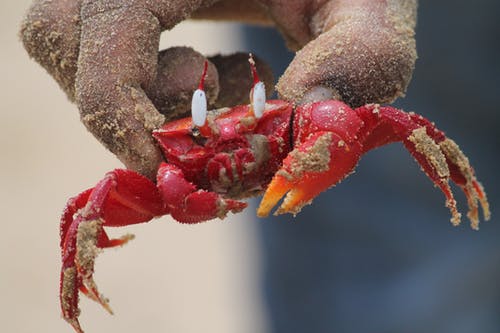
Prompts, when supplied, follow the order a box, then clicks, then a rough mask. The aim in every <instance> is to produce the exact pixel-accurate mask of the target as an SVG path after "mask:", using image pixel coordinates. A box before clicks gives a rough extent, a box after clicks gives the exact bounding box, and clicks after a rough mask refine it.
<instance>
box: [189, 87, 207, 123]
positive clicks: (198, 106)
mask: <svg viewBox="0 0 500 333" xmlns="http://www.w3.org/2000/svg"><path fill="white" fill-rule="evenodd" d="M191 116H192V117H193V123H194V124H195V125H196V126H198V127H201V126H203V125H205V121H206V119H207V96H206V95H205V92H204V91H203V90H202V89H196V90H195V91H194V94H193V99H192V100H191Z"/></svg>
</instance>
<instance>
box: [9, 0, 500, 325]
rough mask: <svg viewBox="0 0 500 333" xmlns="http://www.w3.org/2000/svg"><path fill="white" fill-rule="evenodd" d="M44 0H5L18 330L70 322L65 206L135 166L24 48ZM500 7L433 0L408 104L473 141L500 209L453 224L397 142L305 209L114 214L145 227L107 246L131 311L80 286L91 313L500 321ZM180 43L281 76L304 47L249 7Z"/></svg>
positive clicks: (110, 268) (244, 321) (100, 276)
mask: <svg viewBox="0 0 500 333" xmlns="http://www.w3.org/2000/svg"><path fill="white" fill-rule="evenodd" d="M30 2H31V1H29V0H18V1H2V2H1V3H0V17H1V20H0V27H1V29H0V36H1V44H0V45H1V52H0V57H1V58H0V60H1V61H0V74H1V76H0V77H1V79H0V85H1V89H0V97H1V100H2V102H3V107H2V111H1V112H0V145H1V151H2V156H1V157H0V161H1V163H0V165H1V170H0V202H1V203H2V213H3V222H2V233H1V234H2V237H1V238H0V239H1V241H0V260H1V262H2V265H1V266H0V267H1V268H0V295H2V297H1V298H0V322H1V323H2V331H5V332H35V331H38V332H70V327H69V326H68V325H67V324H66V323H65V322H64V321H63V320H62V319H61V318H60V310H59V305H58V278H59V268H60V253H59V247H58V243H59V232H58V227H59V222H58V220H59V216H60V212H61V210H62V208H63V206H64V204H65V202H66V200H67V198H69V197H70V196H73V195H75V194H77V193H78V192H80V191H81V190H83V189H85V188H88V187H89V186H92V185H94V184H95V183H96V181H97V180H98V179H100V178H101V177H102V176H103V175H104V173H105V172H107V171H109V170H111V169H113V168H116V167H121V165H120V163H119V162H118V161H117V160H116V159H115V158H114V157H113V156H112V155H111V154H110V153H108V152H107V151H106V150H105V149H104V148H102V147H101V146H100V144H99V143H98V142H97V141H96V140H95V139H94V138H93V137H92V136H91V135H90V134H89V133H87V131H86V130H85V128H84V127H83V126H82V125H81V124H80V121H79V116H78V112H77V109H76V107H75V106H74V105H72V104H70V103H69V102H68V101H67V100H66V97H65V95H64V94H63V93H62V91H60V90H59V88H58V87H57V85H56V83H55V82H54V81H53V80H52V79H51V78H50V77H49V75H48V74H46V73H45V71H44V70H43V69H42V68H41V67H40V66H38V65H37V64H35V63H34V62H33V61H32V60H30V59H29V58H28V56H27V54H26V52H25V51H24V49H23V48H22V45H21V43H20V42H19V40H18V38H17V30H18V28H19V24H20V21H21V19H22V16H23V15H24V13H25V11H26V10H27V8H28V6H29V4H30ZM499 12H500V4H499V3H498V2H496V1H494V0H480V1H476V2H470V1H468V2H466V1H458V2H457V1H438V2H424V1H422V2H421V4H420V7H419V23H418V27H417V47H418V52H419V59H418V60H417V67H416V70H415V73H414V79H413V81H412V83H411V84H410V87H409V89H408V93H407V97H406V98H404V99H400V100H399V101H398V102H397V103H396V105H397V106H399V107H402V108H404V109H405V110H408V111H410V110H412V111H416V112H418V113H420V114H423V115H424V116H426V117H428V118H429V119H431V120H433V121H435V122H436V123H437V124H438V126H439V127H440V128H441V129H443V130H444V131H446V132H447V134H448V135H449V136H450V137H452V138H453V139H455V140H456V141H457V142H458V143H459V144H460V146H461V148H462V149H463V150H464V152H465V153H466V154H467V155H468V157H469V159H470V161H471V163H472V164H473V166H474V167H475V169H476V172H477V174H478V176H479V179H480V180H481V181H482V182H483V184H484V185H485V187H486V190H487V192H488V195H489V199H490V204H491V207H492V211H493V218H492V221H490V222H488V223H483V224H481V231H479V232H475V231H472V230H470V228H469V227H468V226H467V221H466V219H465V218H464V221H463V222H465V223H463V224H462V225H461V226H460V227H458V228H453V227H452V226H451V225H450V223H449V222H448V220H449V213H448V211H447V209H446V208H445V207H444V204H443V203H444V198H443V197H442V195H441V193H439V191H438V190H437V189H435V188H433V187H432V186H431V185H432V184H431V182H430V181H428V180H427V179H426V177H425V175H424V174H423V173H422V172H420V170H419V167H418V166H417V165H416V163H415V162H414V161H413V160H412V159H411V157H410V155H409V154H407V152H406V151H405V150H404V149H403V147H402V146H401V145H391V146H388V147H384V148H382V149H378V150H377V151H374V152H371V153H369V154H367V155H366V156H365V157H364V158H363V159H362V161H361V163H360V165H359V167H358V169H357V172H356V173H355V174H354V175H353V176H352V177H350V178H348V179H346V180H345V181H344V182H342V184H340V185H339V186H338V187H336V188H335V189H332V190H330V191H328V192H327V193H325V194H322V195H321V196H320V197H318V198H317V199H316V200H315V201H314V203H313V205H311V206H308V207H306V208H305V209H304V211H303V212H302V213H301V214H300V215H299V216H298V217H297V218H295V219H293V220H292V219H289V218H284V219H266V220H257V219H256V218H255V217H254V216H255V211H254V210H253V209H248V210H247V211H246V212H245V213H244V214H241V215H238V216H231V217H230V218H228V219H226V220H224V221H213V222H210V223H205V224H200V225H195V226H186V225H180V224H177V223H175V222H174V221H172V220H171V219H169V218H161V219H158V220H155V221H153V222H151V223H149V224H146V225H137V226H133V227H128V228H123V229H120V230H116V229H115V230H111V231H110V232H111V233H112V234H113V235H116V236H118V235H121V234H123V233H126V232H131V233H134V234H135V235H136V239H135V240H134V241H133V242H131V243H130V244H128V245H127V246H125V247H124V248H120V249H117V250H107V251H105V252H104V253H102V254H101V255H100V256H99V259H98V261H97V265H96V272H97V273H96V276H95V278H96V281H97V283H98V284H99V286H100V288H101V291H102V292H103V293H104V294H105V295H106V296H107V297H109V298H110V299H111V306H112V308H113V310H114V311H115V315H114V316H109V315H108V314H107V313H106V312H104V311H103V310H102V309H101V308H99V307H98V306H97V305H96V304H94V303H93V302H90V301H88V300H86V299H82V301H81V308H82V315H81V322H82V325H83V328H84V329H85V330H86V331H88V332H104V331H121V332H136V331H144V332H149V331H151V332H200V331H205V332H228V333H230V332H332V331H336V332H361V331H365V332H380V333H382V332H394V333H396V332H424V331H427V332H498V331H500V283H498V281H500V244H499V242H498V238H499V236H500V225H499V223H498V221H496V220H498V219H497V218H496V216H497V207H498V202H499V198H500V193H499V186H498V185H500V183H499V180H498V176H497V174H496V173H497V170H498V166H497V164H498V163H499V162H500V161H499V160H500V158H499V150H498V149H499V148H498V147H500V142H499V141H500V134H499V130H498V128H500V112H499V110H498V109H499V105H500V88H499V77H500V62H499V59H500V52H499V48H500V44H499V41H498V36H500V21H499V20H498V19H497V16H498V13H499ZM168 45H190V46H193V47H194V48H195V49H197V50H198V51H200V52H202V53H205V54H214V53H218V52H222V53H230V52H232V51H236V50H247V51H252V52H255V53H256V54H258V55H259V56H261V57H263V58H264V59H266V60H268V61H269V62H270V63H271V64H272V66H273V68H274V69H275V71H276V75H277V76H279V74H280V73H281V72H282V71H283V70H284V68H285V67H286V64H287V62H288V61H289V59H291V54H289V53H288V52H287V51H286V50H285V48H284V46H283V44H282V41H281V39H280V37H279V35H278V34H277V33H275V32H274V30H272V29H264V28H250V27H241V26H239V25H236V24H213V23H205V22H203V23H200V22H195V23H183V24H181V25H179V26H178V27H176V28H175V29H174V31H171V32H168V33H167V34H165V35H164V36H162V48H164V47H167V46H168ZM457 199H458V201H459V205H460V208H461V210H462V211H463V212H464V211H465V209H466V203H465V202H464V198H463V195H461V194H460V193H457ZM289 220H292V221H291V222H290V221H289Z"/></svg>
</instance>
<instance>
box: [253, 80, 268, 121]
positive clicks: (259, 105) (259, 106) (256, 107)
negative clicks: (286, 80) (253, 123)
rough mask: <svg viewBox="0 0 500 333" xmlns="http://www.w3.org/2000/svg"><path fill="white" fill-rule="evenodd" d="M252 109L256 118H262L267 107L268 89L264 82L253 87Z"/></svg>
mask: <svg viewBox="0 0 500 333" xmlns="http://www.w3.org/2000/svg"><path fill="white" fill-rule="evenodd" d="M252 94H253V96H252V108H253V112H254V114H255V117H256V118H260V117H262V114H263V113H264V109H265V107H266V87H265V86H264V83H263V82H260V81H259V82H257V83H256V84H255V85H254V86H253V93H252Z"/></svg>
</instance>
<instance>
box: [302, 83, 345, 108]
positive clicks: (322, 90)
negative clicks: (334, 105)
mask: <svg viewBox="0 0 500 333" xmlns="http://www.w3.org/2000/svg"><path fill="white" fill-rule="evenodd" d="M327 99H337V100H341V97H340V94H339V93H338V92H337V90H335V89H333V88H329V87H325V86H315V87H312V88H311V89H309V90H308V91H307V92H306V93H305V94H304V97H302V99H301V100H300V104H307V103H312V102H318V101H324V100H327Z"/></svg>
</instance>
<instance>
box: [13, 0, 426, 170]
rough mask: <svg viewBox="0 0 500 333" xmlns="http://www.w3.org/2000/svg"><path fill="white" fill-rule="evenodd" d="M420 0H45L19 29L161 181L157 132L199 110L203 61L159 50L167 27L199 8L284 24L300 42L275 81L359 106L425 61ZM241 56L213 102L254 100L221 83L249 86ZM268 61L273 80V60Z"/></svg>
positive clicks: (109, 135) (382, 95)
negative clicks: (194, 97) (195, 105)
mask: <svg viewBox="0 0 500 333" xmlns="http://www.w3.org/2000/svg"><path fill="white" fill-rule="evenodd" d="M416 2H417V1H416V0H385V1H384V0H286V1H284V0H254V1H238V0H221V1H217V0H93V1H92V0H35V1H34V3H33V4H32V6H31V7H30V9H29V11H28V14H27V15H26V18H25V19H24V21H23V23H22V27H21V32H20V35H21V39H22V41H23V43H24V46H25V48H26V50H27V51H28V53H29V54H30V56H31V57H33V58H34V59H35V60H36V61H37V62H39V63H40V64H41V65H42V66H43V67H44V68H45V69H46V70H47V71H48V72H49V73H50V74H51V75H52V76H53V77H54V78H55V80H56V81H57V82H58V83H59V85H60V86H61V88H62V89H63V90H64V91H65V92H66V94H67V96H68V98H69V99H70V100H71V101H73V102H75V103H76V104H77V105H78V107H79V110H80V115H81V119H82V122H83V123H84V124H85V126H86V127H87V128H88V130H89V131H90V132H92V133H93V134H94V136H95V137H96V138H97V139H98V140H99V141H101V142H102V143H103V144H104V145H105V146H106V147H107V148H108V149H109V150H110V151H111V152H113V153H114V154H115V155H116V156H117V157H118V158H119V159H120V160H121V161H122V162H123V163H124V164H125V165H126V167H127V168H129V169H132V170H135V171H138V172H140V173H142V174H143V175H146V176H148V177H150V178H152V177H154V175H155V173H156V170H157V167H158V165H159V163H160V162H161V161H162V160H163V157H162V155H161V152H160V150H159V148H158V147H157V145H156V144H155V142H154V141H153V139H152V137H151V131H152V130H153V129H156V128H158V127H160V126H161V125H162V124H163V123H164V122H165V121H166V120H168V119H171V118H173V117H176V116H178V115H181V114H183V113H184V112H185V111H187V110H188V108H189V103H188V101H189V99H190V94H189V93H188V92H189V91H190V89H192V87H195V86H196V81H197V80H198V78H199V75H200V72H201V67H202V64H203V61H204V57H203V56H201V55H200V54H199V53H197V52H195V51H194V50H192V49H189V48H176V49H173V50H166V51H162V52H160V53H159V52H158V47H159V37H160V33H161V32H162V31H164V30H169V29H171V28H172V27H174V26H175V25H176V24H177V23H179V22H181V21H183V20H185V19H187V18H190V17H193V18H203V19H214V20H238V21H245V22H250V23H259V24H268V25H274V26H276V27H277V28H278V29H279V30H280V31H281V32H282V34H283V36H284V38H285V40H286V42H287V45H288V46H289V47H290V48H291V49H293V50H297V51H298V52H297V53H296V56H295V58H294V59H293V61H292V62H291V63H290V65H289V67H288V69H287V70H286V71H285V73H284V74H283V76H282V77H281V78H280V80H279V82H278V84H277V86H276V89H277V91H278V93H279V95H280V97H281V98H283V99H286V100H290V101H293V102H296V103H302V102H307V101H313V100H320V99H327V98H337V99H341V100H343V101H345V102H346V103H348V104H350V105H351V106H359V105H362V104H365V103H368V102H378V103H385V102H391V101H393V100H394V99H396V98H397V97H398V96H401V95H402V94H403V93H404V91H405V89H406V87H407V85H408V83H409V80H410V78H411V73H412V71H413V67H414V63H415V59H416V52H415V40H414V27H415V20H416V6H417V3H416ZM242 59H243V58H242V57H241V56H235V57H230V58H227V59H226V58H223V57H218V58H216V59H214V62H213V63H211V64H210V65H209V72H208V77H207V82H206V89H207V92H208V94H207V95H208V99H209V103H210V104H211V105H212V106H217V107H220V106H230V105H224V103H234V104H237V103H244V102H246V100H243V98H244V97H245V99H246V96H247V95H246V93H240V92H237V93H232V92H231V91H223V90H221V89H219V88H220V87H221V86H224V85H225V84H226V83H225V82H223V80H229V79H227V78H230V80H231V81H233V82H242V84H241V85H238V88H239V89H241V91H248V87H249V85H250V80H249V73H245V72H244V71H241V70H236V71H235V72H233V71H231V68H238V67H239V68H241V66H238V65H237V64H238V63H239V64H241V62H242V61H245V60H244V59H243V60H242ZM214 63H215V65H214ZM257 65H258V67H259V71H260V72H263V73H264V75H263V76H264V77H265V81H266V82H268V86H270V84H269V83H270V82H271V80H272V78H271V76H270V75H269V73H270V70H269V68H267V67H266V66H265V65H264V64H262V63H260V64H259V63H258V64H257ZM228 94H233V95H234V96H231V95H228ZM240 96H241V97H240ZM218 101H219V102H218Z"/></svg>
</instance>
